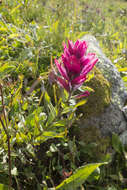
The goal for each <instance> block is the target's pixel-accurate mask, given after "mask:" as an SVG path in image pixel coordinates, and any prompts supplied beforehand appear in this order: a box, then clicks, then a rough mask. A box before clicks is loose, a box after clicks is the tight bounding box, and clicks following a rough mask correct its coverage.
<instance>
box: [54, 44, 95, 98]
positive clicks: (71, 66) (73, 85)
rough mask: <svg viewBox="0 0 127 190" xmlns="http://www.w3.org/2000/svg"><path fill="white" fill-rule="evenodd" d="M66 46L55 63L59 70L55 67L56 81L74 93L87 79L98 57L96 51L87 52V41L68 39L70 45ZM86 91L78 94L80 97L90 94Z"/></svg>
mask: <svg viewBox="0 0 127 190" xmlns="http://www.w3.org/2000/svg"><path fill="white" fill-rule="evenodd" d="M63 46H64V53H63V54H62V56H61V58H60V59H59V60H57V59H55V64H56V67H57V69H58V71H59V72H57V71H56V70H55V69H54V73H53V75H54V78H55V81H56V82H57V83H58V84H59V85H60V86H61V87H62V88H64V89H66V91H67V92H68V93H70V94H72V93H73V92H74V91H75V90H76V89H78V88H79V87H80V86H81V85H82V84H83V83H84V81H85V80H86V79H87V74H88V73H89V72H90V71H91V70H92V68H93V67H94V65H95V64H96V63H97V61H98V59H97V58H96V57H95V54H94V53H88V54H87V53H86V51H87V47H88V46H87V43H86V41H80V40H77V41H76V42H75V44H73V42H72V41H70V40H68V47H67V45H66V44H63ZM53 75H52V76H53ZM88 95H89V92H88V91H85V92H83V93H82V94H80V95H78V98H80V97H83V96H88Z"/></svg>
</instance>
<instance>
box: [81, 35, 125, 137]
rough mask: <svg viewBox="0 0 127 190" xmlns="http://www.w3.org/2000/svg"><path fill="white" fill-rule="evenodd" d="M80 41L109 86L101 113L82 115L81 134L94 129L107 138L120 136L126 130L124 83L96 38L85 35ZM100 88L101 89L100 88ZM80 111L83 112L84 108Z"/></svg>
mask: <svg viewBox="0 0 127 190" xmlns="http://www.w3.org/2000/svg"><path fill="white" fill-rule="evenodd" d="M82 40H85V41H87V43H88V52H95V53H96V55H97V57H98V58H99V61H98V63H97V64H96V67H97V68H98V69H99V70H100V71H101V73H102V75H103V76H104V78H105V79H106V80H107V81H108V82H109V84H110V103H109V105H108V106H106V107H105V108H104V109H103V111H102V113H100V114H98V115H96V114H95V115H88V116H87V117H85V114H84V116H83V118H82V121H81V122H80V124H79V125H80V129H81V133H84V138H85V128H86V127H87V128H88V127H96V128H98V129H100V130H101V133H102V135H104V136H109V135H111V134H112V133H117V134H118V135H120V134H122V133H124V132H125V131H126V130H127V120H126V118H125V114H124V113H123V107H124V105H125V101H126V100H127V92H126V90H125V87H124V83H123V81H122V79H121V76H120V73H119V72H118V70H117V68H116V67H115V66H114V65H113V64H112V62H111V61H110V60H109V59H108V58H107V57H106V56H105V55H104V53H103V52H102V50H101V48H100V47H99V44H98V42H97V40H96V38H95V37H93V36H90V35H85V36H84V37H83V38H82ZM100 88H102V86H101V87H100ZM93 89H94V88H93ZM100 101H101V100H100ZM91 106H93V110H94V104H93V105H91ZM98 106H99V105H98ZM82 109H84V110H85V106H84V108H82ZM98 109H99V108H98ZM94 112H95V110H94Z"/></svg>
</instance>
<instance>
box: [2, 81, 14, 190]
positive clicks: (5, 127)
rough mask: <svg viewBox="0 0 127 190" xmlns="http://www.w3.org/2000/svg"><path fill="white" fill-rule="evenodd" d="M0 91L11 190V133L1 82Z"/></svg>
mask: <svg viewBox="0 0 127 190" xmlns="http://www.w3.org/2000/svg"><path fill="white" fill-rule="evenodd" d="M0 93H1V100H2V112H3V115H4V120H5V124H6V126H5V125H4V122H3V120H2V119H1V116H0V122H1V125H2V127H3V130H4V132H5V134H6V135H7V145H8V168H9V171H8V174H9V190H11V184H12V175H11V148H10V135H9V133H8V125H7V118H6V114H5V108H4V98H3V90H2V85H1V84H0Z"/></svg>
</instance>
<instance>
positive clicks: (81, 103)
mask: <svg viewBox="0 0 127 190" xmlns="http://www.w3.org/2000/svg"><path fill="white" fill-rule="evenodd" d="M86 102H87V99H84V100H81V101H79V102H78V103H77V104H76V105H75V106H74V108H77V107H79V106H82V105H84V104H85V103H86Z"/></svg>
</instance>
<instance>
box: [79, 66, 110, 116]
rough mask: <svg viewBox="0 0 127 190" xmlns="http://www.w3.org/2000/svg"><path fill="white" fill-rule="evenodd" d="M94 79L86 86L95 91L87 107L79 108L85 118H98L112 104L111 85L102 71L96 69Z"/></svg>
mask: <svg viewBox="0 0 127 190" xmlns="http://www.w3.org/2000/svg"><path fill="white" fill-rule="evenodd" d="M93 72H94V77H93V78H92V79H91V80H90V81H88V82H87V83H86V86H88V87H90V88H92V89H93V92H91V93H90V96H89V97H88V101H87V103H86V104H85V106H82V107H80V108H79V111H80V112H82V113H83V114H84V117H85V118H89V117H91V116H96V115H98V114H100V113H102V112H103V111H104V108H106V107H107V106H108V105H109V104H110V84H109V82H108V81H107V79H105V78H104V76H103V75H102V73H101V71H100V70H99V69H98V68H97V67H95V68H94V69H93Z"/></svg>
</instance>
